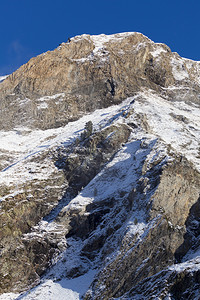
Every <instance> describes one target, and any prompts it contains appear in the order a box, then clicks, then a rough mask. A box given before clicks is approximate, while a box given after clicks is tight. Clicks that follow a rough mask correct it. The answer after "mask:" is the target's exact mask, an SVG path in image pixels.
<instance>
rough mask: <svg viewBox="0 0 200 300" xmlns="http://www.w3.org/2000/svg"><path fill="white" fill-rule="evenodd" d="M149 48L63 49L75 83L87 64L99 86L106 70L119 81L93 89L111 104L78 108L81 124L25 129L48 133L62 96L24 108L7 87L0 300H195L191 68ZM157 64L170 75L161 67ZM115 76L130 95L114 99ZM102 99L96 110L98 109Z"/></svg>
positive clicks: (116, 38) (197, 156) (95, 44)
mask: <svg viewBox="0 0 200 300" xmlns="http://www.w3.org/2000/svg"><path fill="white" fill-rule="evenodd" d="M126 39H127V40H128V43H127V42H125V40H126ZM133 41H134V42H133ZM84 43H86V45H87V46H84V45H85V44H84ZM131 43H133V45H132V44H131ZM79 44H80V45H81V47H82V48H81V50H80V48H79ZM88 44H89V46H88ZM124 45H125V46H124ZM155 45H156V46H155ZM155 45H154V43H153V42H151V41H150V40H148V39H147V38H146V37H143V36H142V37H141V35H140V34H134V33H123V34H118V35H112V36H105V35H100V36H91V37H90V36H88V35H84V36H78V37H75V38H72V46H71V47H77V48H75V49H76V51H77V52H76V55H75V57H73V58H70V60H71V67H70V68H71V69H70V70H71V71H70V72H72V73H70V74H71V76H72V77H73V76H75V75H74V74H75V73H73V71H72V65H73V64H77V65H79V66H80V65H83V68H85V67H86V69H87V66H88V65H87V64H89V65H90V66H91V65H92V64H94V65H95V64H96V61H98V64H97V65H98V68H99V69H98V70H99V74H100V77H101V76H104V75H102V74H104V73H105V72H108V69H109V68H108V69H107V66H108V65H109V64H110V65H111V66H113V68H114V65H115V64H117V66H118V68H119V71H118V73H117V75H116V77H115V79H113V81H112V80H111V79H110V78H109V80H110V81H106V85H105V82H104V88H103V87H102V85H101V84H99V81H98V80H97V83H94V85H95V84H97V88H96V86H94V89H96V90H98V88H99V89H100V90H101V91H103V89H105V90H104V92H105V93H104V94H105V95H108V94H107V93H108V90H109V93H110V94H111V95H112V97H111V95H110V94H109V97H111V98H109V97H108V98H109V99H112V100H111V102H109V105H107V104H108V103H107V104H106V106H107V107H104V106H105V105H102V107H103V108H99V107H94V109H91V110H90V111H88V110H86V111H84V106H81V108H80V107H79V108H80V116H79V118H78V119H77V118H76V119H77V120H71V121H70V122H68V123H67V124H66V122H64V123H65V124H64V125H62V126H57V125H56V126H53V125H51V126H50V127H51V128H49V125H48V126H46V125H45V126H44V127H42V129H39V128H37V126H35V125H34V126H32V123H27V122H25V124H26V126H25V124H23V118H24V119H26V113H27V112H26V105H30V108H31V109H32V111H31V113H33V116H34V115H35V116H36V115H37V114H38V115H37V116H36V119H37V117H41V119H42V120H43V121H44V122H45V124H50V123H49V120H50V119H51V118H52V115H53V118H54V119H56V116H55V111H54V110H52V107H54V106H56V107H57V105H58V106H59V109H60V111H61V113H63V111H65V109H66V107H65V106H62V105H64V102H63V101H64V100H63V99H65V97H71V96H69V94H70V93H71V92H70V93H69V94H67V93H66V89H65V88H64V89H63V90H59V91H57V90H55V91H54V93H53V92H50V93H49V94H47V95H44V94H43V95H38V98H34V97H36V96H35V95H34V97H33V99H32V100H30V99H29V98H23V97H24V94H23V93H25V90H23V89H22V90H21V91H20V96H19V98H17V97H18V95H17V96H16V97H15V96H14V94H12V89H11V88H10V87H9V93H10V94H9V97H8V98H7V99H9V101H10V99H11V98H12V97H15V98H16V99H15V100H14V101H16V103H17V105H18V104H19V105H20V110H19V113H21V112H22V116H23V118H22V122H21V120H20V122H19V124H18V125H17V126H13V127H12V128H11V129H10V123H9V126H7V127H6V129H5V128H4V127H3V128H4V129H3V128H2V130H1V131H0V140H1V144H0V166H1V172H0V187H1V192H0V193H1V200H0V201H1V202H0V204H1V226H2V228H1V230H2V231H1V232H0V233H1V236H2V240H1V249H2V251H1V260H0V268H1V270H3V271H1V272H2V274H1V273H0V276H1V277H0V278H1V279H2V282H3V284H2V286H1V285H0V288H1V289H2V291H4V293H3V294H2V295H0V299H2V300H3V299H5V300H7V299H12V300H13V299H24V300H30V299H36V300H37V299H38V300H39V299H49V300H54V299H69V300H70V299H81V298H84V297H85V298H84V299H87V300H88V299H111V298H112V299H151V297H154V298H156V299H189V298H187V297H188V294H189V293H193V294H192V297H193V298H192V299H198V298H197V297H198V288H199V287H200V282H199V279H198V278H199V277H198V276H199V275H198V274H199V273H200V267H199V260H200V255H199V222H200V217H199V211H200V206H199V193H200V175H199V171H200V145H199V141H200V129H199V128H200V117H199V116H200V105H199V101H198V90H199V86H198V84H199V81H198V80H199V64H198V63H195V62H191V61H189V60H185V59H182V58H180V57H179V56H178V55H177V54H171V53H170V52H169V51H170V50H169V49H168V47H167V46H165V45H163V44H155ZM67 47H68V48H69V45H67V44H65V43H63V44H61V45H60V46H59V47H58V49H57V50H56V51H60V52H62V51H68V48H67ZM84 47H85V48H84ZM88 47H89V49H90V48H91V49H92V52H91V51H88ZM118 47H119V49H118ZM77 49H78V50H77ZM91 49H90V50H91ZM117 49H118V50H119V51H118V50H117ZM84 51H85V52H84ZM114 51H117V52H115V53H114ZM56 53H57V52H56ZM63 53H64V52H63ZM70 53H71V52H70ZM77 53H78V54H77ZM113 53H114V54H113ZM116 53H117V55H116ZM127 53H128V54H127ZM130 53H131V55H133V54H134V55H136V54H137V55H138V56H137V60H136V61H135V64H134V66H135V65H137V67H138V68H140V69H141V70H142V71H141V70H140V71H138V78H139V79H138V83H137V84H138V85H139V88H137V89H136V88H134V89H132V87H133V86H134V84H135V82H134V81H132V75H133V74H132V73H131V74H129V72H128V71H127V70H129V68H130V69H131V66H130V61H131V60H130V61H129V58H127V55H129V54H130ZM139 53H140V54H139ZM48 55H49V54H45V55H43V56H44V57H46V56H48ZM60 55H61V54H60ZM69 55H71V54H69ZM112 55H113V56H112ZM131 55H130V57H131ZM149 55H150V56H149ZM165 55H167V59H166V60H169V61H170V66H169V65H167V64H166V65H165V66H164V67H163V64H164V63H165V59H164V57H165ZM43 56H42V57H40V58H39V60H42V59H43ZM56 57H57V56H56ZM113 57H114V58H113ZM134 57H135V56H134ZM122 58H123V59H124V68H125V67H127V66H129V67H127V69H126V71H124V68H123V67H122V65H121V62H120V63H119V61H120V59H122ZM114 59H115V60H114ZM127 61H128V62H127ZM126 63H127V66H126ZM153 63H154V64H153ZM84 64H85V65H84ZM84 66H85V67H84ZM141 66H142V67H141ZM143 66H144V70H143ZM104 67H105V69H103V70H104V71H103V72H102V74H101V68H104ZM80 68H81V67H80ZM95 68H96V65H95ZM120 68H121V69H120ZM27 70H28V71H27ZM27 70H26V71H27V72H29V68H28V67H27ZM80 70H81V69H80ZM105 70H106V71H105ZM121 70H122V71H121ZM163 70H166V72H169V74H168V75H166V74H167V73H166V72H165V71H163ZM169 70H170V71H169ZM143 71H144V72H143ZM113 72H114V71H113ZM121 72H122V73H121ZM123 72H125V73H123ZM127 72H128V73H127ZM130 72H131V71H130ZM140 72H141V73H140ZM142 72H143V73H142ZM163 72H164V73H163ZM80 74H81V71H80ZM124 74H127V75H126V76H127V86H128V88H127V87H125V88H124V89H120V87H119V86H120V83H121V84H122V82H123V80H122V78H123V76H125V75H124ZM194 74H196V76H194ZM29 75H30V74H29ZM31 76H32V75H31ZM76 76H78V75H77V73H76ZM76 76H75V77H73V78H76V80H77V77H76ZM93 76H94V78H93V79H95V80H96V77H95V76H97V75H94V74H93ZM109 76H110V75H109ZM134 76H135V75H134ZM142 76H146V77H145V78H143V77H142ZM193 76H194V77H195V79H194V82H193V86H192V87H190V86H189V83H190V82H191V80H192V78H193ZM15 77H16V78H17V74H15V75H14V76H13V78H12V80H13V81H15V80H18V79H16V78H15ZM120 78H121V79H120ZM134 78H136V77H134ZM163 78H165V81H163ZM117 80H118V81H117ZM120 80H121V81H120ZM145 82H146V83H145ZM142 83H143V84H142ZM3 84H4V82H3V83H2V85H3ZM5 84H9V83H6V81H5ZM88 85H90V82H89V81H88ZM122 85H123V84H122ZM5 86H6V85H5ZM5 86H4V88H5ZM19 86H20V87H21V86H23V84H21V85H19ZM24 86H26V88H27V85H24ZM150 86H151V87H152V88H150ZM45 88H46V87H45ZM126 88H127V89H126ZM17 91H18V90H17V89H16V88H15V93H17ZM81 91H82V92H81ZM86 91H87V92H86ZM73 93H74V94H73V95H72V94H71V95H72V96H73V97H74V98H73V101H75V103H79V101H80V102H81V101H82V98H81V97H83V99H86V98H87V97H88V95H85V93H89V94H90V97H91V98H90V99H92V96H93V95H94V94H92V93H93V92H91V90H90V88H88V89H87V88H86V87H84V89H81V87H80V97H78V96H77V94H76V93H77V90H76V89H75V88H74V91H73ZM81 93H82V94H81ZM131 93H132V94H131ZM117 94H118V95H120V97H121V98H123V101H122V99H121V100H120V101H119V98H117V97H118V96H117V97H116V95H117ZM29 95H30V94H29ZM66 95H67V96H66ZM91 95H92V96H91ZM95 95H96V94H95ZM99 95H100V96H99ZM99 95H98V92H97V96H95V97H97V98H95V99H96V100H93V101H94V102H95V101H96V102H98V101H101V100H102V99H101V100H98V99H99V98H101V97H102V95H103V93H102V94H99ZM125 95H126V96H125ZM130 95H131V96H130ZM127 96H128V97H127ZM129 96H130V97H129ZM20 97H21V98H20ZM84 97H85V98H84ZM105 97H107V96H105ZM115 97H116V99H117V100H116V99H115ZM22 98H23V99H22ZM13 99H14V98H13ZM67 99H68V101H72V100H71V98H70V100H69V98H67ZM74 99H75V100H74ZM115 100H116V103H115ZM86 101H87V99H86ZM91 101H92V100H91ZM109 101H110V100H109ZM14 103H15V102H14ZM27 103H28V104H27ZM70 103H71V102H70ZM91 103H92V102H91ZM114 103H115V104H114ZM35 105H36V106H35ZM50 106H51V107H50ZM3 107H4V106H3ZM17 107H18V106H17ZM27 107H29V106H27ZM49 107H50V108H49ZM61 107H62V108H61ZM63 107H65V109H64V108H63ZM77 107H78V106H76V107H75V108H73V109H76V110H77ZM21 109H22V110H21ZM35 109H36V110H35ZM48 109H49V111H48ZM56 109H57V108H56ZM46 110H47V111H46ZM43 111H45V113H44V114H43ZM83 111H84V112H83ZM39 112H40V113H41V114H40V113H39ZM27 114H28V113H27ZM48 118H49V119H48ZM16 120H17V119H16ZM56 122H57V121H55V124H58V123H59V122H58V123H56ZM88 122H92V130H91V131H90V132H89V131H87V128H88V127H87V124H88ZM30 124H31V125H30ZM51 124H53V123H51ZM59 124H60V123H59ZM29 125H30V126H29ZM55 127H56V128H55ZM46 128H49V129H46ZM13 257H14V258H13ZM5 261H11V263H10V264H9V263H8V264H5ZM7 285H8V286H9V285H10V286H9V287H8V288H7ZM36 285H37V286H36ZM190 286H191V288H190ZM31 288H32V289H31ZM26 290H28V291H26ZM192 290H193V291H192ZM6 291H7V292H10V291H12V293H5V292H6ZM21 291H25V292H22V293H20V292H21ZM177 297H179V298H177ZM180 297H183V298H180ZM184 297H185V298H184ZM195 297H196V298H195Z"/></svg>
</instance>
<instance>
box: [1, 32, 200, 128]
mask: <svg viewBox="0 0 200 300" xmlns="http://www.w3.org/2000/svg"><path fill="white" fill-rule="evenodd" d="M172 86H173V89H172V88H170V87H172ZM145 87H147V88H151V89H153V90H155V91H159V92H160V93H163V94H166V95H169V97H171V98H173V100H176V99H177V100H182V99H184V98H187V99H188V94H190V101H195V102H198V100H199V93H200V90H199V63H197V62H192V61H189V60H186V59H182V58H181V57H179V55H178V54H176V53H172V52H171V51H170V49H169V48H168V47H167V46H166V45H164V44H155V43H153V42H152V41H151V40H149V39H148V38H147V37H145V36H143V35H142V34H140V33H129V34H126V33H125V34H116V35H111V36H105V35H100V36H89V35H83V36H77V37H74V38H72V39H71V42H70V43H62V44H61V45H60V46H59V47H58V48H56V49H55V50H54V51H48V52H46V53H43V54H41V55H39V56H37V57H35V58H32V59H31V60H30V61H29V62H28V63H27V64H25V65H23V66H22V67H21V68H19V70H17V71H16V72H14V73H13V74H11V75H10V76H8V78H7V79H6V80H5V81H4V82H2V83H1V86H0V95H1V102H0V103H1V115H0V116H1V118H0V120H1V121H0V128H2V129H5V130H8V129H11V128H13V127H14V126H18V125H23V126H24V125H25V126H30V127H31V128H41V129H47V128H55V127H59V126H63V125H65V124H67V123H68V122H69V121H71V120H75V119H78V118H79V117H80V116H82V115H83V114H85V113H87V112H91V111H94V110H95V109H97V108H102V107H108V106H110V105H111V104H117V103H119V102H121V101H122V100H124V99H125V98H127V97H131V96H133V95H134V94H135V93H136V92H138V91H139V90H141V89H143V88H145ZM177 89H178V91H177ZM184 100H185V99H184Z"/></svg>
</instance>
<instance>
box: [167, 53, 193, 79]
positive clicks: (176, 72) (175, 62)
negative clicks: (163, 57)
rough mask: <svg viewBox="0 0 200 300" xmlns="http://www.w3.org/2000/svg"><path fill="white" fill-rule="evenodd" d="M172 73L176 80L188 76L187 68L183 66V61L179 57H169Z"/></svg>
mask: <svg viewBox="0 0 200 300" xmlns="http://www.w3.org/2000/svg"><path fill="white" fill-rule="evenodd" d="M171 65H172V74H173V76H174V78H175V79H176V80H184V79H187V78H188V77H189V74H188V72H187V69H186V68H185V66H184V61H183V60H182V59H179V58H175V57H174V58H172V59H171Z"/></svg>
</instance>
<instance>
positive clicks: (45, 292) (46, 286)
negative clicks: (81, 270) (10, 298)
mask: <svg viewBox="0 0 200 300" xmlns="http://www.w3.org/2000/svg"><path fill="white" fill-rule="evenodd" d="M95 274H96V271H95V270H90V271H89V272H88V273H86V274H84V275H82V276H79V277H78V278H73V279H69V280H68V279H61V280H60V281H53V280H51V279H48V280H44V282H43V283H42V284H40V285H39V286H38V287H36V288H34V289H32V290H31V291H29V292H27V293H25V294H24V295H21V296H18V297H17V300H21V299H22V300H33V299H34V300H47V299H48V300H56V299H59V300H66V299H68V300H78V299H81V296H82V295H83V294H84V293H85V292H86V291H87V290H88V288H89V285H90V283H91V282H92V280H93V278H94V275H95ZM0 299H1V298H0ZM14 299H15V298H14Z"/></svg>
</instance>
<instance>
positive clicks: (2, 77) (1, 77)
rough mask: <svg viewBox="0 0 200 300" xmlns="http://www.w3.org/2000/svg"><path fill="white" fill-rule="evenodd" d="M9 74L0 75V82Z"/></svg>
mask: <svg viewBox="0 0 200 300" xmlns="http://www.w3.org/2000/svg"><path fill="white" fill-rule="evenodd" d="M8 76H9V75H4V76H0V82H2V81H4V80H5V79H6V78H7V77H8Z"/></svg>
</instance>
